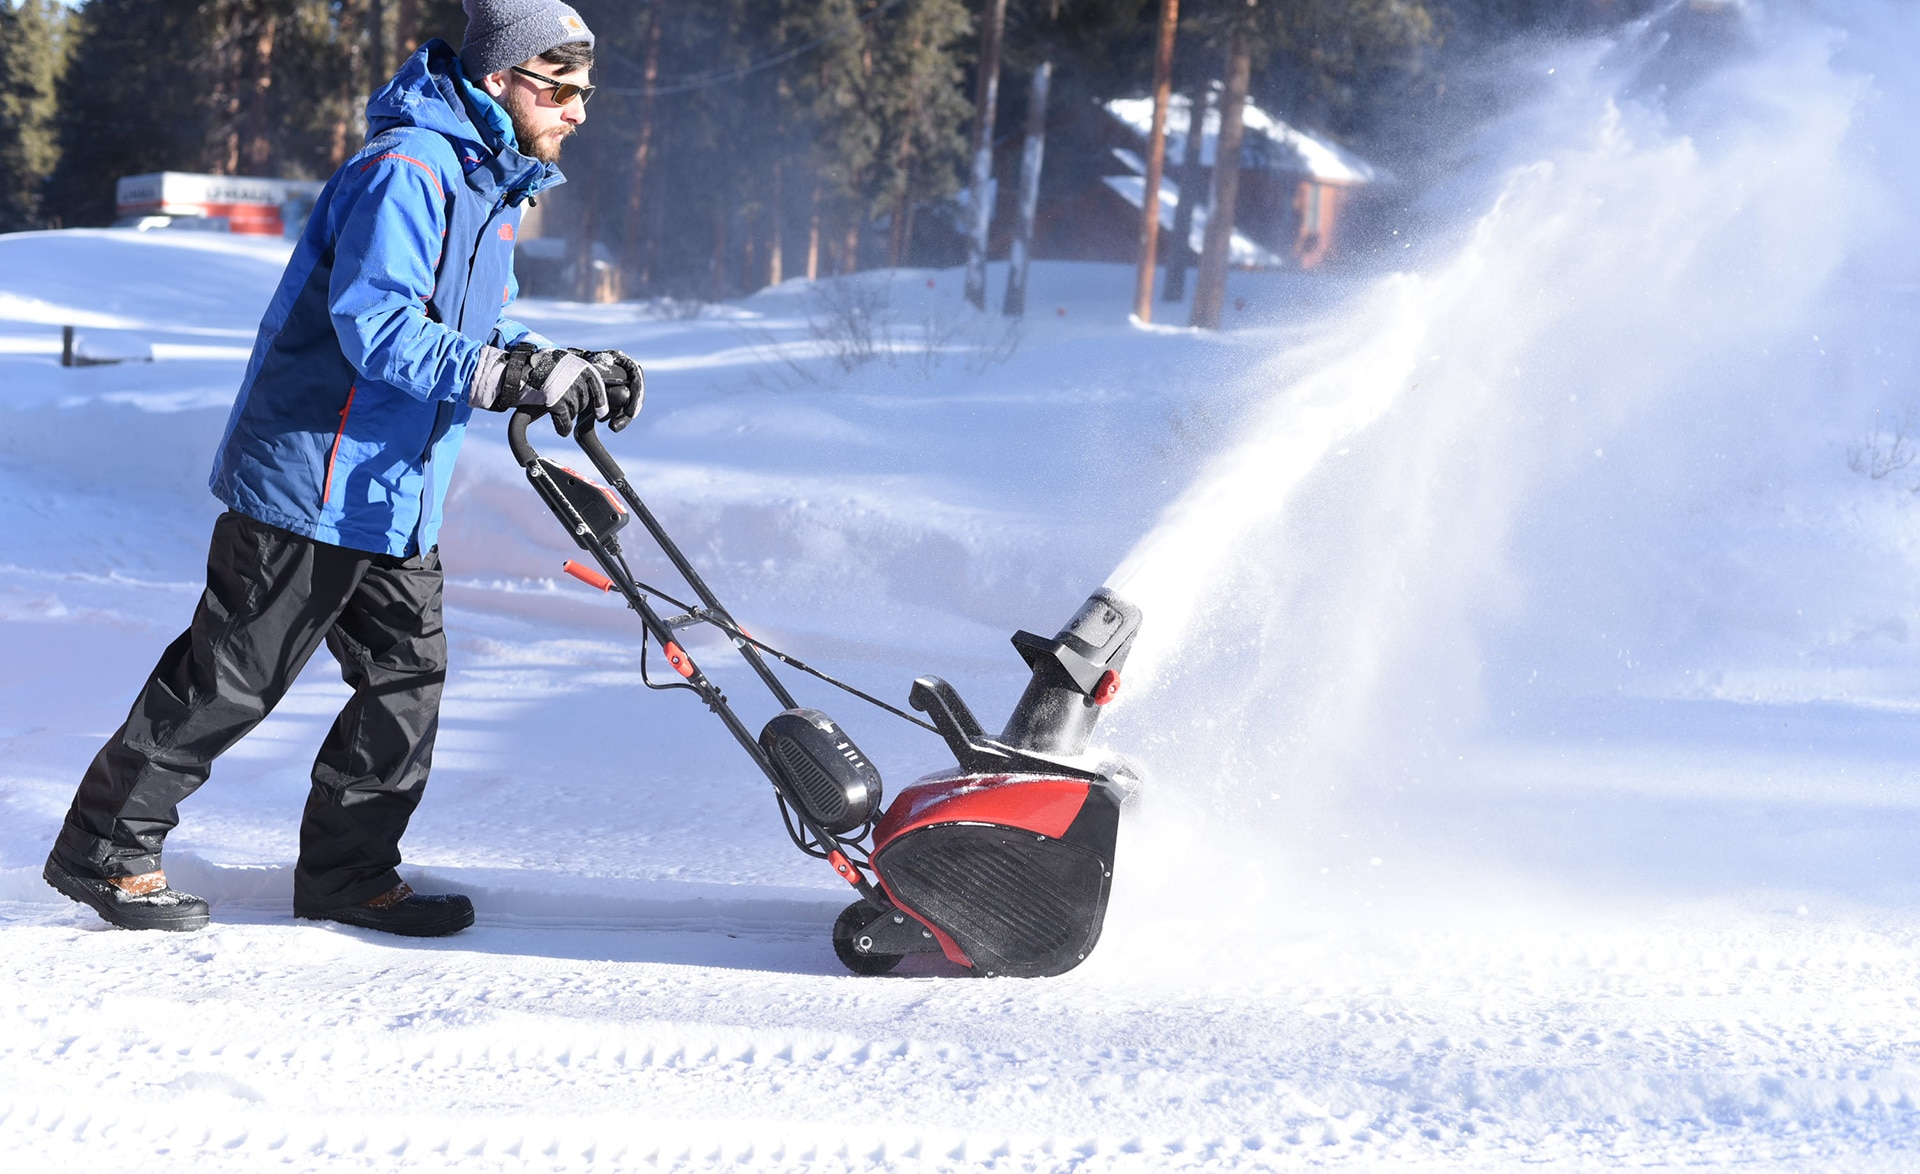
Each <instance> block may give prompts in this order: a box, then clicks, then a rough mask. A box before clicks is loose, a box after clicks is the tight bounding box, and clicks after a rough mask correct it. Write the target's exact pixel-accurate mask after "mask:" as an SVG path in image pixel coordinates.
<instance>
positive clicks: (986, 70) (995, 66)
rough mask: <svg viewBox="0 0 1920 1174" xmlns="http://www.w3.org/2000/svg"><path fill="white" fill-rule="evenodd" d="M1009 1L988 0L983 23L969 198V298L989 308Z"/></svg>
mask: <svg viewBox="0 0 1920 1174" xmlns="http://www.w3.org/2000/svg"><path fill="white" fill-rule="evenodd" d="M1006 23H1007V0H986V11H985V12H983V13H981V23H980V79H979V85H978V86H977V87H975V90H974V108H973V186H972V188H971V189H969V190H970V192H971V195H970V196H969V197H968V198H969V200H970V202H971V206H970V207H969V208H968V211H970V212H972V213H973V226H972V227H973V231H972V233H971V234H969V236H968V239H967V282H966V293H967V300H968V301H970V302H972V303H973V305H974V308H975V309H978V310H984V309H986V308H987V230H988V229H989V228H991V227H992V226H993V200H992V199H991V198H990V197H989V195H988V192H989V190H990V189H991V188H992V186H993V110H994V107H995V105H997V104H998V103H999V100H1000V33H1001V30H1002V29H1004V28H1005V27H1006Z"/></svg>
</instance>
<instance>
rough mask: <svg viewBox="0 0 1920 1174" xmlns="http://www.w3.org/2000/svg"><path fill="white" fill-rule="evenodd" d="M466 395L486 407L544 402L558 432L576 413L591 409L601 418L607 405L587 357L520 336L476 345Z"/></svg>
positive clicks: (497, 409)
mask: <svg viewBox="0 0 1920 1174" xmlns="http://www.w3.org/2000/svg"><path fill="white" fill-rule="evenodd" d="M467 401H468V402H469V403H471V404H472V405H473V406H474V407H476V408H485V409H486V410H488V411H490V412H506V411H511V410H512V409H514V408H521V407H535V408H545V409H546V411H547V414H548V415H550V416H552V417H553V430H554V431H555V432H558V433H559V434H560V435H562V436H566V435H569V434H570V433H572V431H573V422H574V421H575V420H576V419H578V418H579V417H580V415H581V413H583V412H588V411H591V412H592V413H593V414H594V416H595V418H597V419H602V420H604V419H606V417H607V411H608V408H607V385H606V383H605V381H603V380H602V379H601V378H600V372H599V371H598V370H596V369H595V368H594V366H593V364H592V363H589V362H588V361H587V360H585V359H583V358H581V357H580V356H579V355H576V354H574V353H572V352H571V351H563V350H559V349H557V348H553V347H536V346H534V345H533V344H532V343H526V342H520V343H515V344H514V345H513V346H511V347H509V348H507V349H506V350H504V351H503V350H501V349H500V348H498V347H481V348H480V361H479V363H478V364H476V365H475V366H474V369H473V380H472V382H471V383H469V384H468V385H467Z"/></svg>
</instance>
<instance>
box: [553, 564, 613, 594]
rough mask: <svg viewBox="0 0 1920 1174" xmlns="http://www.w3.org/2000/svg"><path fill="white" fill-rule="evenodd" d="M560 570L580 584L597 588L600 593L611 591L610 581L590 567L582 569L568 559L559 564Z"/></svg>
mask: <svg viewBox="0 0 1920 1174" xmlns="http://www.w3.org/2000/svg"><path fill="white" fill-rule="evenodd" d="M560 569H561V570H563V571H565V572H566V573H567V574H569V575H572V576H573V577H574V578H576V579H578V580H580V581H581V582H582V583H585V584H586V585H587V586H589V587H598V588H599V589H600V590H602V591H611V590H613V580H612V579H609V578H607V577H606V576H605V575H603V574H601V573H600V572H599V571H596V570H594V569H593V568H592V567H583V566H581V565H580V564H579V563H577V562H574V561H573V560H572V559H568V560H567V561H566V562H564V563H561V564H560Z"/></svg>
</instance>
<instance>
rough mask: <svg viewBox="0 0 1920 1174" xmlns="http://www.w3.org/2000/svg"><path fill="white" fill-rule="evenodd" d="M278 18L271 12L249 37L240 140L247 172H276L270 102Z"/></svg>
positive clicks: (241, 156)
mask: <svg viewBox="0 0 1920 1174" xmlns="http://www.w3.org/2000/svg"><path fill="white" fill-rule="evenodd" d="M276 27H277V22H276V21H275V19H274V18H273V17H272V16H267V17H264V18H262V19H261V21H260V25H259V28H258V30H257V32H256V33H255V35H253V36H251V37H249V38H248V46H249V50H250V51H249V53H248V70H249V73H250V74H251V76H250V77H249V79H248V84H247V86H246V89H245V90H244V91H243V92H244V93H246V95H247V98H246V114H245V117H244V120H243V122H242V125H243V127H244V128H245V131H244V134H243V135H242V136H241V140H240V151H239V155H240V159H239V163H240V168H241V170H242V171H243V172H244V173H245V174H247V175H271V174H272V172H273V140H274V134H273V110H272V108H271V107H270V106H269V104H268V99H269V98H271V97H272V89H273V42H274V33H275V30H276Z"/></svg>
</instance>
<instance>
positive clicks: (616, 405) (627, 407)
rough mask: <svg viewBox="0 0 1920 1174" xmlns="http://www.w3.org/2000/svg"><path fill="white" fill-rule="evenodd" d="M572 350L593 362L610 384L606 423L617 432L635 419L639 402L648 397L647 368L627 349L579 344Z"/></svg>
mask: <svg viewBox="0 0 1920 1174" xmlns="http://www.w3.org/2000/svg"><path fill="white" fill-rule="evenodd" d="M573 353H574V354H576V355H579V356H580V357H581V358H583V359H585V360H586V361H587V362H589V363H592V364H593V369H594V370H595V371H598V372H599V373H600V381H601V382H602V383H604V384H605V385H606V388H607V409H608V415H607V427H609V428H611V429H613V430H614V431H615V432H618V431H620V430H621V429H622V428H625V427H626V426H627V425H629V424H631V423H633V418H634V417H635V416H638V415H639V414H640V405H641V403H642V402H643V401H644V400H645V399H646V398H647V376H646V372H644V371H642V370H640V364H638V363H636V362H634V361H633V356H631V355H629V354H627V352H625V351H587V350H581V349H580V348H578V347H575V348H573Z"/></svg>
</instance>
